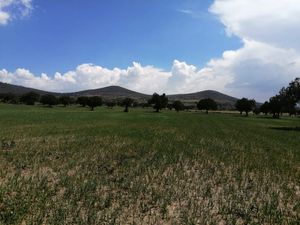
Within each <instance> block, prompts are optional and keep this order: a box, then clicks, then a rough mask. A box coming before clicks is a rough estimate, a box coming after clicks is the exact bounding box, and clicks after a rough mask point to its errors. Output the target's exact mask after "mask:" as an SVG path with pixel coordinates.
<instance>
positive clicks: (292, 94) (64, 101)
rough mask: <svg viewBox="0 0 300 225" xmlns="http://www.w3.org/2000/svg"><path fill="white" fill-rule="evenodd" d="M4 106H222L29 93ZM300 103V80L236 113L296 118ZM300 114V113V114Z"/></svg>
mask: <svg viewBox="0 0 300 225" xmlns="http://www.w3.org/2000/svg"><path fill="white" fill-rule="evenodd" d="M0 102H4V103H11V104H19V103H22V104H26V105H34V104H35V103H37V102H39V103H41V104H42V105H45V106H48V107H53V106H55V105H58V104H61V105H63V106H65V107H66V106H68V105H72V104H78V105H80V106H82V107H89V108H90V109H91V110H92V111H93V110H94V108H96V107H99V106H102V105H106V106H107V107H108V108H113V107H115V106H122V107H124V112H128V111H129V108H130V107H143V108H145V107H152V108H153V109H154V110H155V112H159V111H160V110H162V109H166V108H168V109H170V110H173V109H174V110H176V111H177V112H179V111H183V110H191V109H198V110H204V111H205V112H206V113H208V111H210V110H217V109H218V104H217V102H216V101H214V100H213V99H210V98H205V99H201V100H199V101H198V102H196V104H194V105H185V104H184V103H183V102H181V101H179V100H176V101H173V102H170V101H169V99H168V97H167V96H166V94H162V95H159V94H157V93H154V94H153V95H152V97H151V98H150V99H149V100H148V101H147V102H142V103H141V102H137V101H136V100H134V99H132V98H124V99H116V100H105V101H104V100H103V99H102V98H101V97H99V96H90V97H88V96H79V97H77V98H74V97H71V96H68V95H62V96H60V97H57V96H55V95H52V94H45V95H42V96H40V95H39V94H38V93H35V92H28V93H25V94H23V95H21V96H18V95H16V94H13V93H6V94H0ZM299 102H300V78H296V79H295V80H293V81H292V82H290V83H289V85H288V86H287V87H283V88H282V89H281V90H280V91H279V93H278V94H277V95H275V96H273V97H271V98H270V99H269V101H266V102H265V103H264V104H262V105H260V106H259V105H258V104H257V103H256V101H255V100H254V99H247V98H242V99H239V100H237V101H236V104H235V109H236V110H238V111H239V112H240V113H241V114H243V112H245V114H246V116H248V114H249V112H251V111H252V112H253V113H254V114H257V115H258V114H260V113H263V114H265V115H267V114H271V115H272V116H273V118H279V117H280V115H282V114H283V113H288V114H289V115H296V114H297V109H296V105H297V103H299ZM298 113H300V112H299V111H298Z"/></svg>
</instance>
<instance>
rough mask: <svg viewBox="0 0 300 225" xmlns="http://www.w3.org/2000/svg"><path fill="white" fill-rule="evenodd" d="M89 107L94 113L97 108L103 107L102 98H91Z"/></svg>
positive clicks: (88, 103)
mask: <svg viewBox="0 0 300 225" xmlns="http://www.w3.org/2000/svg"><path fill="white" fill-rule="evenodd" d="M87 105H88V106H89V107H90V108H91V111H94V108H95V107H98V106H101V105H102V98H101V97H98V96H93V97H89V98H88V101H87Z"/></svg>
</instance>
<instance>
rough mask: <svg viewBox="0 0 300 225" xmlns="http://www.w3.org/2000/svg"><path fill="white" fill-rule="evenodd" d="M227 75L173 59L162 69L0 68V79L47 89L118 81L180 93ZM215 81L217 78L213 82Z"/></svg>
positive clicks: (71, 88) (136, 87) (89, 86)
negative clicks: (35, 70) (46, 71)
mask: <svg viewBox="0 0 300 225" xmlns="http://www.w3.org/2000/svg"><path fill="white" fill-rule="evenodd" d="M230 79H231V77H229V76H216V75H213V73H212V72H211V71H209V69H203V70H198V69H197V68H196V67H195V66H193V65H188V64H187V63H186V62H180V61H178V60H175V61H174V62H173V66H172V69H171V70H170V71H165V70H162V69H159V68H156V67H154V66H142V65H141V64H140V63H137V62H134V63H133V65H132V66H130V67H128V68H127V69H120V68H114V69H107V68H103V67H101V66H97V65H94V64H82V65H79V66H78V67H77V68H76V69H75V70H71V71H68V72H66V73H64V74H61V73H59V72H57V73H55V74H54V75H53V76H49V75H47V74H44V73H43V74H41V75H39V76H37V75H34V74H32V73H31V72H30V71H28V70H26V69H17V70H16V71H15V72H8V71H7V70H4V69H3V70H0V81H1V82H6V83H12V84H18V85H22V86H27V87H33V88H38V89H43V90H48V91H58V92H71V91H78V90H84V89H93V88H99V87H104V86H109V85H120V86H123V87H126V88H129V89H132V90H135V91H140V92H144V93H149V94H151V93H153V92H166V93H180V92H192V91H198V90H199V88H200V89H201V88H205V87H208V86H210V87H212V88H215V89H222V88H224V84H227V83H228V82H229V81H230ZM216 80H217V81H219V82H216Z"/></svg>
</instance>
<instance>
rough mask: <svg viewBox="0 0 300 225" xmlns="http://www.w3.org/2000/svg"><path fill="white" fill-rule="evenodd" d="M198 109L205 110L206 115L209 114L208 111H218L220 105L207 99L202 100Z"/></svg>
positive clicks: (198, 104)
mask: <svg viewBox="0 0 300 225" xmlns="http://www.w3.org/2000/svg"><path fill="white" fill-rule="evenodd" d="M197 108H198V109H199V110H205V111H206V113H207V114H208V110H216V109H217V108H218V105H217V103H216V102H215V101H214V100H213V99H210V98H205V99H201V100H200V101H199V102H198V103H197Z"/></svg>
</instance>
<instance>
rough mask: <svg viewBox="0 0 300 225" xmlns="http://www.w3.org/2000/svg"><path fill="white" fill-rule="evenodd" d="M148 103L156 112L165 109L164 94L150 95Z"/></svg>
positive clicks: (165, 100)
mask: <svg viewBox="0 0 300 225" xmlns="http://www.w3.org/2000/svg"><path fill="white" fill-rule="evenodd" d="M148 103H149V104H151V105H152V106H153V108H154V109H155V111H156V112H159V110H161V109H163V108H166V106H167V104H168V98H167V96H166V94H162V95H159V94H157V93H154V94H153V95H152V98H151V99H149V101H148Z"/></svg>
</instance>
